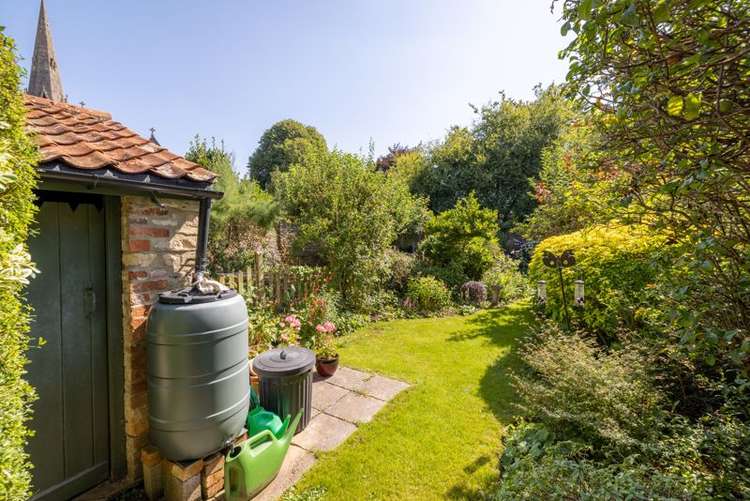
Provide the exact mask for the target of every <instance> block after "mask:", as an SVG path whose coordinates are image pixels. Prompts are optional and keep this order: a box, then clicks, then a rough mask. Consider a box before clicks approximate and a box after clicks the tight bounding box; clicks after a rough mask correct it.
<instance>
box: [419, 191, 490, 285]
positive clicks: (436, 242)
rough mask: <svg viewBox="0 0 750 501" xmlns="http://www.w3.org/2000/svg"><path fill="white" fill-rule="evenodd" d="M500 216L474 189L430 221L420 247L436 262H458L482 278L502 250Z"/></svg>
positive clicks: (467, 272)
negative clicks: (499, 237) (498, 237)
mask: <svg viewBox="0 0 750 501" xmlns="http://www.w3.org/2000/svg"><path fill="white" fill-rule="evenodd" d="M497 220H498V215H497V211H494V210H491V209H483V208H482V207H481V206H480V205H479V201H478V200H477V197H476V196H475V195H474V193H471V194H470V195H469V196H468V197H466V198H463V199H461V200H459V201H458V202H457V203H456V206H455V207H454V208H452V209H450V210H447V211H445V212H442V213H440V214H438V215H437V216H435V217H434V218H432V219H431V220H430V221H428V222H427V225H426V227H425V238H424V240H423V241H422V243H421V244H420V245H419V249H420V251H421V252H422V253H423V254H424V256H425V257H426V258H427V259H429V260H430V262H431V263H433V265H436V266H440V267H448V266H457V267H458V268H459V269H460V270H461V272H462V273H463V274H464V275H466V276H467V277H468V278H469V279H471V280H479V279H480V278H481V277H482V273H484V272H485V271H486V270H487V269H489V268H490V266H492V263H493V262H494V260H495V257H496V256H497V255H498V254H499V252H500V244H499V243H498V240H497V232H498V231H499V227H498V225H497ZM460 283H463V282H459V284H460Z"/></svg>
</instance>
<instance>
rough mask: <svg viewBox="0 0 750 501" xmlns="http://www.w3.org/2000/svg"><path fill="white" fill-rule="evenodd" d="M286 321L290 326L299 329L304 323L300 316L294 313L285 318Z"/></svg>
mask: <svg viewBox="0 0 750 501" xmlns="http://www.w3.org/2000/svg"><path fill="white" fill-rule="evenodd" d="M284 322H286V323H287V324H289V327H292V328H293V329H295V330H299V329H300V327H301V326H302V323H301V322H300V321H299V318H297V317H296V316H294V315H289V316H287V317H286V318H285V319H284Z"/></svg>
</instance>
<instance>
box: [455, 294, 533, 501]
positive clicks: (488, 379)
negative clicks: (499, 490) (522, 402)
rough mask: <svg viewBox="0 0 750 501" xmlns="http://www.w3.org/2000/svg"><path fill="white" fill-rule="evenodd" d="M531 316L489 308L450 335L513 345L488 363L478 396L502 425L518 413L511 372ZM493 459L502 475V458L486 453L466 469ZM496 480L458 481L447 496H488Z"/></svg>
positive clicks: (469, 470) (525, 311)
mask: <svg viewBox="0 0 750 501" xmlns="http://www.w3.org/2000/svg"><path fill="white" fill-rule="evenodd" d="M532 318H533V317H532V315H531V313H530V311H529V309H528V308H525V307H523V306H522V305H514V306H509V307H505V308H498V309H494V310H489V311H486V312H482V313H480V314H478V315H476V316H475V317H473V318H471V319H469V320H468V322H467V324H468V325H469V326H470V329H469V330H467V331H462V332H459V333H456V334H454V335H453V336H451V337H450V338H448V340H449V341H453V342H460V341H465V340H469V339H476V338H478V337H485V338H487V340H488V341H489V342H490V343H492V344H493V345H495V346H498V347H501V348H508V347H509V348H510V351H508V352H506V353H504V354H502V355H501V356H500V357H498V358H497V359H496V360H495V361H494V362H492V364H490V365H488V366H487V369H486V370H485V372H484V374H483V375H482V378H481V380H480V383H479V396H481V397H482V399H483V400H484V401H485V402H486V403H487V406H488V407H489V408H490V410H491V411H492V413H493V414H494V415H495V417H496V418H497V420H498V421H499V422H500V423H501V424H503V425H508V424H510V423H511V422H512V421H513V418H514V417H515V416H516V410H515V408H514V407H513V405H512V404H513V402H514V401H515V392H514V391H513V387H512V385H511V381H510V377H509V374H510V372H511V371H512V370H513V369H515V368H517V367H519V365H520V359H519V357H518V353H517V346H518V342H519V341H520V339H521V338H523V337H524V336H525V334H526V333H528V332H529V328H530V325H531V321H532ZM499 439H500V437H499V436H498V440H499ZM490 461H491V462H493V463H494V464H495V465H496V467H495V470H496V471H497V472H498V475H499V470H498V468H497V463H498V462H499V458H498V457H495V458H489V457H487V456H486V455H483V456H480V457H478V458H477V459H475V460H474V461H473V462H472V463H470V464H468V465H467V466H466V467H464V471H466V472H467V473H474V472H475V471H476V470H478V469H479V468H480V467H482V466H483V465H486V464H487V463H489V462H490ZM496 482H497V477H496V478H495V479H493V480H490V481H488V482H487V483H486V485H482V486H480V487H479V488H471V487H467V486H466V485H464V484H462V483H459V484H456V485H453V486H452V487H451V488H450V489H449V490H448V492H447V493H446V495H447V497H448V498H450V499H486V498H487V497H488V494H489V493H491V492H492V491H494V486H495V483H496Z"/></svg>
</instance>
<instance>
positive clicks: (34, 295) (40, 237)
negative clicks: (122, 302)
mask: <svg viewBox="0 0 750 501" xmlns="http://www.w3.org/2000/svg"><path fill="white" fill-rule="evenodd" d="M97 205H99V206H98V207H97V206H95V205H94V204H92V203H83V204H79V205H77V206H75V208H73V207H72V206H71V205H70V204H68V203H66V202H49V201H46V202H44V203H43V204H42V206H41V208H40V211H39V214H38V218H37V219H38V221H39V224H38V227H37V229H38V234H37V235H36V236H35V237H34V238H32V239H31V241H30V250H31V256H32V258H33V260H34V261H35V262H36V265H37V268H39V270H40V271H41V273H40V274H39V275H38V276H37V277H36V278H35V279H34V280H33V281H32V283H31V285H30V286H29V299H30V302H31V304H32V305H33V307H34V320H33V322H32V325H31V334H32V336H33V337H41V338H43V339H44V340H45V344H44V345H43V346H41V347H39V348H32V349H31V350H30V353H29V358H30V359H31V363H30V365H29V368H28V369H29V382H30V383H31V384H32V385H33V386H34V388H36V391H37V394H38V395H39V399H38V400H37V401H36V402H35V403H34V417H33V421H32V423H31V427H32V429H33V430H34V431H35V433H36V435H35V436H34V437H33V438H32V439H31V441H30V444H29V452H30V454H31V460H32V462H33V464H34V472H33V486H34V493H35V497H34V499H45V500H46V499H69V498H70V497H72V496H74V495H76V494H78V493H81V492H83V491H85V490H87V489H89V488H91V487H92V486H94V485H96V484H98V483H100V482H102V481H104V480H106V479H107V477H108V474H109V425H108V423H109V421H108V419H109V416H108V392H107V329H106V320H105V319H106V284H105V272H106V268H105V241H104V238H105V237H104V210H103V209H102V206H101V204H97Z"/></svg>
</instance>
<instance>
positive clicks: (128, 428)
mask: <svg viewBox="0 0 750 501" xmlns="http://www.w3.org/2000/svg"><path fill="white" fill-rule="evenodd" d="M146 432H148V409H147V407H146V406H141V407H137V408H135V409H129V408H127V407H126V408H125V433H127V434H128V435H130V436H131V437H135V436H138V435H143V434H145V433H146Z"/></svg>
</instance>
